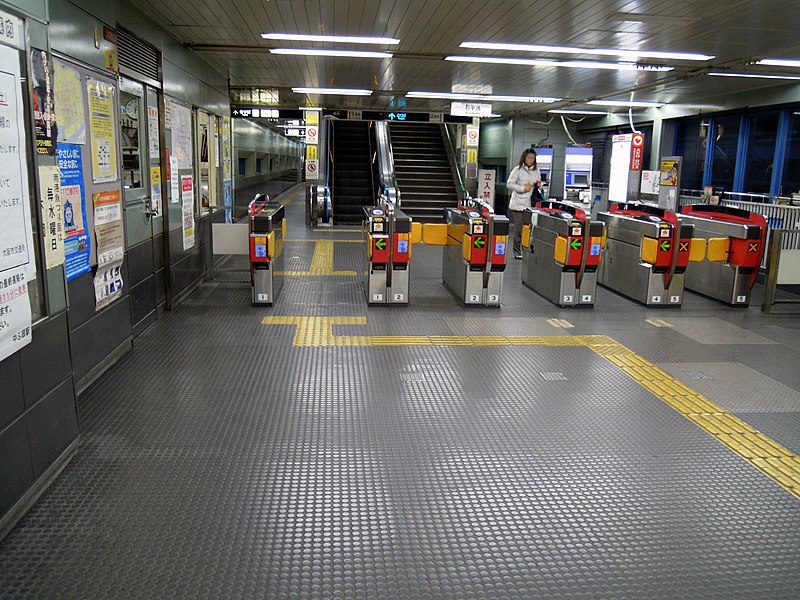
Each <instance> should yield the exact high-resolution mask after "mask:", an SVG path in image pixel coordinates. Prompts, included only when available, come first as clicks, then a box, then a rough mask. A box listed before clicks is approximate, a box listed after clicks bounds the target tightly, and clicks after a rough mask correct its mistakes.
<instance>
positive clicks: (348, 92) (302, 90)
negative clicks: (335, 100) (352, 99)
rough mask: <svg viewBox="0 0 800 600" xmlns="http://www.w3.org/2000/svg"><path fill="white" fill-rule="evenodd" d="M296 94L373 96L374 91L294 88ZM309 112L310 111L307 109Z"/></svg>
mask: <svg viewBox="0 0 800 600" xmlns="http://www.w3.org/2000/svg"><path fill="white" fill-rule="evenodd" d="M292 91H293V92H294V93H295V94H309V95H311V96H313V95H315V94H319V95H328V96H371V95H372V90H358V89H349V88H314V87H293V88H292ZM306 110H309V109H306Z"/></svg>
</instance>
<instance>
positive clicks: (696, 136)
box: [675, 118, 708, 190]
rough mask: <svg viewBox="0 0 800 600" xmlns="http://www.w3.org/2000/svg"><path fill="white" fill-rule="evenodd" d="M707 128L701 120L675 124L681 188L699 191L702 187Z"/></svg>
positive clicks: (695, 119)
mask: <svg viewBox="0 0 800 600" xmlns="http://www.w3.org/2000/svg"><path fill="white" fill-rule="evenodd" d="M707 131H708V128H707V127H706V124H705V123H703V122H702V120H701V119H697V118H694V119H682V120H680V121H678V122H677V123H676V124H675V155H676V156H682V157H683V173H682V174H681V187H682V188H683V189H687V190H699V189H701V188H702V186H703V170H704V169H705V163H706V143H707V138H708V136H707V135H706V133H707Z"/></svg>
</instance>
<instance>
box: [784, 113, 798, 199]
mask: <svg viewBox="0 0 800 600" xmlns="http://www.w3.org/2000/svg"><path fill="white" fill-rule="evenodd" d="M798 192H800V114H798V113H795V114H794V116H793V117H792V125H791V128H790V129H789V143H788V144H787V146H786V169H785V170H784V172H783V181H782V182H781V195H783V196H788V195H789V194H796V193H798Z"/></svg>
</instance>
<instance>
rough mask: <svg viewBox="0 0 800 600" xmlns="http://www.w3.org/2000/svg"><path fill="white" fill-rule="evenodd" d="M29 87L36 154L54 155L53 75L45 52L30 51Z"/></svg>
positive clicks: (48, 56)
mask: <svg viewBox="0 0 800 600" xmlns="http://www.w3.org/2000/svg"><path fill="white" fill-rule="evenodd" d="M31 86H32V87H33V98H32V100H33V120H34V124H35V129H36V153H37V154H39V155H40V156H55V155H56V137H57V136H56V133H57V132H58V128H57V127H56V111H55V107H54V105H53V101H54V99H53V75H52V69H51V67H50V55H49V54H48V53H47V51H46V50H38V49H36V48H34V49H33V50H31Z"/></svg>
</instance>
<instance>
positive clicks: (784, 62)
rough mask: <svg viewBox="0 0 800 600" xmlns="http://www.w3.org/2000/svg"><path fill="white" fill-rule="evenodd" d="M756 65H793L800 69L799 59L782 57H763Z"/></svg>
mask: <svg viewBox="0 0 800 600" xmlns="http://www.w3.org/2000/svg"><path fill="white" fill-rule="evenodd" d="M756 64H757V65H767V66H769V67H794V68H796V69H800V60H791V59H784V58H765V59H764V60H760V61H758V62H757V63H756Z"/></svg>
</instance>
